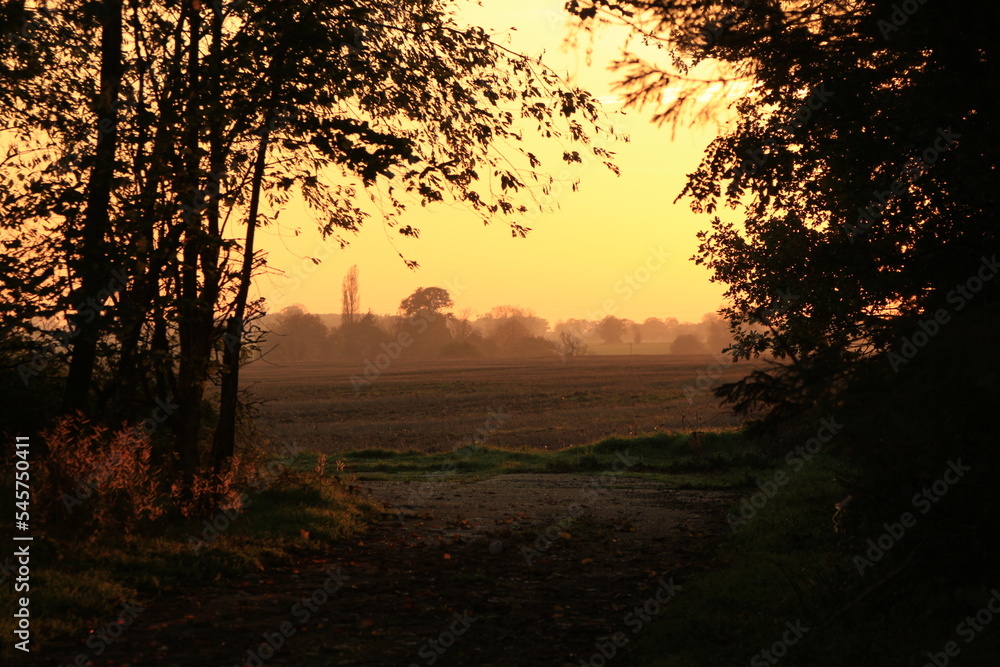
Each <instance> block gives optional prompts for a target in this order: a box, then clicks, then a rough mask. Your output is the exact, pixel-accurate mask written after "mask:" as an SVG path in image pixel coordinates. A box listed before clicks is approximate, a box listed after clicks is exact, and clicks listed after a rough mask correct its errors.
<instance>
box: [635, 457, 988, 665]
mask: <svg viewBox="0 0 1000 667" xmlns="http://www.w3.org/2000/svg"><path fill="white" fill-rule="evenodd" d="M787 472H788V473H789V479H788V482H787V484H786V485H783V486H781V487H779V489H778V491H777V493H776V494H774V495H773V497H771V498H770V499H769V500H768V501H767V503H766V504H765V505H764V506H763V507H762V508H760V509H758V510H757V511H756V514H755V515H753V516H752V518H750V519H749V520H748V521H746V522H745V523H743V524H740V525H739V527H738V528H737V529H736V530H735V531H734V535H733V537H732V538H731V539H730V540H728V541H727V542H726V543H725V544H724V545H723V546H722V547H721V548H720V550H719V553H718V556H717V558H716V561H715V564H714V567H713V568H712V569H711V571H710V572H708V573H707V574H705V575H704V576H701V577H699V578H697V579H695V580H692V581H690V582H688V584H687V585H686V586H684V589H683V590H682V591H680V592H679V593H678V594H677V596H676V598H675V599H673V600H672V601H671V602H670V604H668V605H666V606H665V607H664V609H663V611H662V612H661V613H660V614H659V615H658V616H657V619H656V622H655V623H653V624H651V625H650V626H648V628H647V629H645V630H644V632H643V634H642V635H640V636H637V637H635V638H633V639H632V640H631V643H630V645H629V649H630V650H629V651H628V652H627V654H626V655H625V656H624V659H622V660H621V662H620V663H619V664H623V665H643V666H644V667H647V666H653V667H682V666H683V667H687V666H689V665H701V666H704V667H715V666H719V667H723V666H725V667H731V666H733V665H750V667H765V666H772V665H778V664H780V665H782V667H798V666H809V667H842V666H844V665H851V666H852V667H855V666H868V665H871V666H872V667H876V666H878V667H885V666H891V665H907V666H911V667H921V666H928V667H944V665H946V664H949V663H950V662H952V661H954V662H955V664H963V665H965V664H968V665H973V664H975V665H980V664H982V665H985V664H1000V662H998V659H1000V632H996V629H994V630H993V631H992V632H987V630H989V628H987V627H983V632H982V633H981V634H980V633H978V632H973V626H974V625H975V623H976V620H975V619H976V618H977V617H978V620H979V622H980V623H981V622H982V621H983V619H984V617H985V616H984V615H983V614H982V610H983V609H985V608H986V607H987V602H988V601H989V600H990V599H991V593H993V594H994V596H995V595H996V591H997V588H993V589H992V591H991V590H990V583H989V582H988V581H985V582H983V584H982V585H980V586H976V587H972V588H969V587H963V588H956V587H955V586H956V584H955V583H954V582H955V581H957V580H958V579H960V577H955V578H953V579H951V581H949V573H948V572H947V571H945V570H946V568H942V567H941V563H942V562H946V561H948V560H949V559H945V558H942V557H941V554H942V553H946V554H948V555H949V556H957V558H958V560H960V559H961V558H964V557H967V556H968V554H956V553H949V552H955V551H956V547H953V546H951V545H949V539H950V538H949V536H948V533H947V532H946V530H947V528H946V524H947V518H946V517H947V515H946V514H945V512H947V510H944V509H941V508H935V510H934V511H935V512H939V513H941V516H940V517H938V518H941V519H943V521H944V522H945V525H944V527H943V526H942V524H935V523H934V521H933V519H934V518H935V515H934V514H929V515H928V517H927V518H923V517H922V516H920V515H919V513H915V514H917V515H918V519H917V524H916V526H915V527H913V528H910V529H908V530H906V531H905V532H903V534H900V531H899V526H898V525H897V526H894V527H893V530H895V531H896V537H895V538H894V539H893V540H892V544H891V546H889V548H888V549H886V550H884V551H883V550H879V551H872V550H871V549H872V543H871V542H869V540H872V541H878V540H880V539H881V540H882V545H883V546H885V545H886V544H888V539H887V538H885V537H884V535H885V533H887V532H888V526H887V524H893V523H897V524H898V521H899V517H900V511H901V510H900V507H902V510H906V509H907V506H906V505H905V504H897V505H896V506H895V507H894V508H893V509H891V510H889V511H887V512H885V513H883V515H882V516H880V517H879V518H877V519H876V518H874V516H873V515H871V514H867V515H861V514H856V515H853V517H854V521H856V522H859V523H857V524H854V525H851V523H850V521H848V526H847V527H846V528H842V529H841V530H840V531H839V532H835V531H834V525H833V521H832V518H833V515H834V513H835V505H836V503H837V502H838V501H839V500H841V499H842V498H844V497H845V495H846V494H847V489H846V488H845V484H844V483H843V482H842V480H847V479H852V478H854V477H855V475H856V472H857V471H855V470H853V469H850V468H848V467H847V466H846V465H845V464H844V463H843V462H842V461H840V460H838V459H835V458H833V457H831V456H828V455H826V454H819V455H817V456H815V457H814V458H813V459H812V460H811V461H810V462H809V463H808V464H806V466H804V467H803V468H802V469H801V470H800V471H798V472H795V473H794V474H792V473H791V470H790V469H789V470H788V471H787ZM761 479H762V480H765V481H766V480H770V479H772V477H771V476H768V475H765V476H762V477H761ZM755 490H756V489H755ZM750 494H751V492H749V491H748V493H747V496H745V497H747V498H748V497H749V496H750ZM907 501H908V498H907V499H906V500H904V501H903V502H904V503H906V502H907ZM738 507H739V505H738V506H737V507H734V508H733V509H734V512H737V511H738ZM909 509H911V510H912V509H913V508H912V507H910V508H909ZM747 514H749V511H748V512H747ZM734 515H735V514H734ZM737 516H738V515H737ZM886 519H888V521H886ZM935 552H936V555H934V556H931V555H930V554H932V553H935ZM873 556H875V557H874V558H873ZM914 556H916V558H915V557H914ZM859 557H863V558H866V559H870V560H868V561H867V564H866V563H864V562H862V561H859V560H858V558H859ZM859 563H860V566H859ZM951 574H952V575H956V574H958V573H956V572H952V573H951ZM996 584H998V585H1000V581H997V582H996ZM994 604H996V602H994ZM963 619H966V620H963ZM968 619H973V620H972V621H971V623H968ZM996 622H1000V616H997V621H996ZM963 623H966V625H965V626H964V627H963V626H962V624H963ZM948 642H954V644H953V647H954V648H955V649H957V650H958V651H959V652H960V653H961V655H962V659H961V661H958V660H953V656H949V655H946V654H945V653H944V651H945V647H946V646H947V645H948ZM973 642H974V643H973ZM955 655H957V654H955Z"/></svg>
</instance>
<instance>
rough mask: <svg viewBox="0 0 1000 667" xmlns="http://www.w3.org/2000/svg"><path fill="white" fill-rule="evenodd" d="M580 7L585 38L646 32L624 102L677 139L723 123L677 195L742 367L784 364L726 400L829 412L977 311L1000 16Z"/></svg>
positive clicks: (750, 0)
mask: <svg viewBox="0 0 1000 667" xmlns="http://www.w3.org/2000/svg"><path fill="white" fill-rule="evenodd" d="M568 7H569V9H570V10H571V11H573V12H575V13H576V14H577V16H578V17H579V18H580V21H581V25H582V26H583V27H585V28H588V29H589V28H593V27H595V26H596V25H597V24H599V23H600V22H602V21H611V22H618V23H621V22H624V23H627V24H630V25H631V26H632V27H633V28H634V31H633V40H634V41H633V42H632V43H630V44H627V45H626V47H625V53H624V54H623V56H622V57H621V58H620V59H619V61H618V62H617V67H618V71H619V72H620V74H621V84H620V85H621V89H622V93H623V95H624V96H625V98H626V100H627V101H628V103H629V104H632V105H636V106H638V105H646V104H648V105H651V106H652V107H653V108H654V113H655V114H656V115H655V118H656V120H658V121H659V122H662V123H678V124H679V123H682V122H686V121H687V120H688V119H690V118H691V117H692V115H691V114H693V117H694V118H702V119H704V118H719V119H722V120H723V121H724V122H726V123H727V125H725V127H724V130H723V131H722V133H721V134H720V136H719V137H718V138H717V139H715V140H714V141H713V142H712V143H711V145H709V147H708V148H707V150H706V153H705V155H704V158H703V159H702V161H701V163H700V165H697V167H696V168H695V169H694V171H693V172H692V173H691V174H690V176H689V180H688V183H687V186H686V187H685V188H684V190H683V192H682V193H680V196H681V197H682V198H685V199H686V200H687V201H689V202H690V203H691V206H692V208H693V209H694V210H695V211H698V212H704V213H707V214H712V215H713V216H714V217H713V219H712V222H711V228H710V229H708V230H706V231H704V232H702V233H701V234H700V235H699V236H700V248H699V251H698V253H697V255H696V257H695V259H696V261H697V262H698V263H702V264H705V265H707V266H708V267H709V268H710V269H711V270H712V272H713V276H714V280H716V281H719V282H722V283H724V284H725V285H726V286H727V292H726V296H727V297H728V305H727V306H726V307H725V308H724V309H723V310H722V313H723V314H724V315H725V316H726V318H727V319H728V320H729V323H730V325H731V327H732V329H733V331H734V335H735V338H736V342H735V345H734V346H733V347H732V348H731V352H732V353H733V355H734V356H735V357H745V358H749V357H754V356H758V355H761V354H764V353H773V354H774V355H775V356H776V357H777V358H778V359H780V360H783V362H784V363H783V365H782V366H781V367H779V368H777V369H775V370H772V371H770V372H767V373H763V372H762V373H758V374H755V375H754V377H753V378H751V379H750V380H748V381H746V382H743V383H739V384H738V385H728V386H727V387H725V388H724V391H723V393H724V395H726V396H727V397H728V398H729V399H730V400H732V401H734V402H735V403H736V404H737V405H738V406H740V407H742V408H744V409H751V408H753V407H755V406H760V405H764V406H767V407H769V408H772V409H773V408H775V407H780V408H781V410H779V412H790V411H794V410H795V409H796V406H805V405H810V404H814V403H815V401H816V400H818V398H819V397H820V396H821V395H823V394H825V393H827V392H829V391H830V390H831V389H833V388H838V389H839V388H842V386H843V383H844V382H847V381H849V380H850V378H851V376H852V373H853V372H854V370H855V369H856V368H857V367H858V365H859V364H861V363H862V362H865V363H867V362H869V361H872V360H877V361H876V363H880V364H883V370H885V371H889V370H895V369H891V368H890V367H891V363H890V362H891V360H892V356H891V355H892V354H897V355H898V353H899V350H900V348H901V346H902V345H903V340H904V339H905V337H906V336H909V335H912V334H913V333H914V332H915V331H920V329H919V327H920V323H921V322H925V321H928V320H933V319H934V318H935V314H936V313H938V312H939V311H941V310H942V309H943V310H944V311H945V313H946V314H947V315H949V316H953V317H955V318H956V319H962V318H963V317H964V316H965V314H966V313H968V312H971V311H972V310H973V309H971V308H969V309H967V310H966V311H965V312H964V313H962V312H959V311H961V310H962V308H961V304H960V302H959V297H956V290H960V289H962V288H963V287H964V286H966V285H967V284H968V283H969V281H970V280H972V281H973V282H974V279H975V278H976V275H977V273H978V272H980V271H981V270H985V271H986V272H987V273H989V271H990V269H989V262H990V261H991V258H992V257H993V255H994V253H996V251H997V225H996V211H997V207H996V203H995V196H994V194H993V192H994V190H995V187H994V180H995V174H996V170H997V165H996V159H997V157H996V152H995V151H994V150H993V149H992V147H993V146H995V145H997V140H998V136H997V132H998V129H997V128H998V126H997V123H996V122H995V120H994V118H993V115H994V114H993V113H992V110H993V109H995V108H997V104H998V99H997V96H998V94H1000V93H998V90H1000V88H998V86H997V71H998V69H997V48H996V46H995V44H996V42H995V40H994V39H993V34H994V33H995V30H996V29H997V25H998V11H997V8H996V7H995V6H994V5H992V4H990V3H985V2H961V3H958V4H955V3H948V4H944V3H919V2H909V3H900V2H890V1H883V0H866V1H860V2H813V1H811V0H806V1H803V2H792V3H786V2H775V1H773V0H746V1H744V2H739V3H730V2H701V1H700V0H659V1H657V2H645V1H642V0H625V1H622V2H614V1H610V0H573V1H572V2H569V3H568ZM970 17H975V18H974V19H972V20H970ZM639 38H641V40H642V42H643V43H644V44H647V45H648V44H655V45H658V46H660V47H662V51H661V52H660V53H662V54H663V55H664V58H662V59H658V58H656V57H654V56H649V52H648V50H647V51H641V50H640V49H638V48H633V47H632V44H634V43H635V42H638V41H639ZM706 99H709V101H708V102H705V100H706ZM983 267H986V268H985V269H983ZM993 271H994V272H995V269H994V270H993ZM982 285H983V287H982V293H980V294H978V295H977V296H976V297H975V298H976V300H977V303H978V304H979V305H980V306H983V307H985V306H986V304H989V303H993V304H995V302H996V295H997V286H998V281H996V280H993V281H992V282H991V281H990V280H984V281H983V282H982ZM963 300H964V299H963ZM977 309H978V308H977ZM982 312H983V313H992V314H991V315H988V316H989V317H990V318H992V322H993V323H994V324H996V319H995V318H996V314H995V313H996V310H995V308H994V309H992V310H991V309H990V308H985V310H983V311H982ZM984 316H987V315H984Z"/></svg>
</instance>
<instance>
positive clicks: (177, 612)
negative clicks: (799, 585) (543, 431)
mask: <svg viewBox="0 0 1000 667" xmlns="http://www.w3.org/2000/svg"><path fill="white" fill-rule="evenodd" d="M599 479H600V478H598V477H592V476H585V475H557V474H544V475H523V474H522V475H501V476H498V477H494V478H492V479H489V480H485V481H482V482H477V483H472V484H456V483H448V482H437V483H419V482H414V483H398V482H365V483H361V484H360V487H361V490H362V493H365V494H367V495H369V496H370V497H371V498H372V499H373V500H376V501H378V502H381V503H383V504H385V505H386V506H387V507H390V508H391V511H392V512H394V513H395V518H393V519H388V520H386V521H383V522H382V523H380V524H378V525H376V526H375V527H373V528H372V530H370V531H369V532H368V533H366V534H365V535H363V536H360V537H358V538H354V539H352V540H349V541H346V542H344V543H342V544H338V545H336V546H335V547H333V548H331V549H330V550H329V551H328V552H324V553H317V554H314V555H312V556H311V557H308V558H304V559H303V560H302V561H301V562H299V563H297V564H296V565H295V566H294V567H284V568H278V569H274V570H271V571H267V572H264V573H262V575H261V576H257V577H253V578H251V579H248V580H246V581H243V582H239V583H238V584H235V585H234V584H229V585H225V586H218V587H215V588H212V589H205V588H199V589H192V590H190V591H184V592H182V594H180V595H178V596H174V597H170V598H165V599H161V600H156V601H153V602H151V603H149V604H148V605H147V609H146V610H144V611H142V612H141V613H140V614H139V616H138V618H137V620H136V621H135V623H134V624H132V625H131V626H130V627H127V628H125V629H124V631H123V632H122V633H121V636H120V638H118V639H117V640H115V641H114V642H113V643H112V644H110V645H109V646H107V648H106V650H105V651H104V652H103V653H102V654H101V655H100V656H97V655H96V654H95V653H96V652H95V651H94V650H93V649H92V648H90V649H88V647H87V646H86V645H84V644H80V645H79V646H78V647H75V648H74V647H63V648H62V649H61V650H60V651H59V652H58V653H55V654H54V656H55V657H56V658H57V660H54V661H48V662H45V663H40V664H61V663H60V661H64V662H66V663H68V664H74V663H73V660H74V656H75V655H76V654H77V653H81V652H82V653H86V654H87V657H88V659H90V660H91V661H92V664H94V665H117V666H118V667H122V666H123V665H135V666H143V667H144V666H146V665H178V666H180V665H206V666H218V665H226V666H231V665H241V666H242V665H243V664H244V663H246V664H249V665H254V666H256V665H282V666H292V665H295V666H299V667H313V666H317V667H318V666H321V665H403V666H413V665H417V666H423V665H432V664H433V665H477V666H479V665H481V666H488V665H496V666H500V665H503V666H505V667H506V666H510V665H556V666H559V665H574V666H576V665H579V664H581V663H580V661H581V659H582V660H583V661H584V662H583V664H588V663H589V662H590V658H591V656H593V655H594V654H598V655H600V654H599V653H598V650H599V645H598V642H600V644H601V645H603V646H604V647H605V651H606V652H607V651H609V650H613V652H614V662H615V663H617V664H628V663H629V661H628V656H627V655H626V653H627V649H628V646H629V644H631V643H634V641H635V639H636V638H637V637H638V636H639V635H640V634H641V633H642V632H643V631H644V630H645V629H646V628H647V627H648V624H649V622H650V621H651V620H652V619H653V618H654V617H655V616H656V614H657V613H658V612H659V610H660V609H661V608H662V604H663V602H662V601H664V600H669V599H670V597H671V596H672V595H673V594H674V592H675V591H676V590H677V587H682V586H683V585H684V583H685V580H686V579H688V578H690V576H692V575H693V574H696V573H698V572H699V571H702V570H704V569H705V568H707V567H708V566H709V565H710V562H709V561H710V558H711V554H712V553H713V552H714V548H715V545H716V544H717V543H718V542H719V540H720V539H722V538H723V537H724V535H725V534H726V532H727V527H726V524H725V521H724V519H723V512H724V510H725V509H726V507H728V506H729V504H731V502H732V501H733V495H732V494H729V493H725V492H718V491H670V490H664V489H662V488H661V487H659V486H658V485H656V484H653V483H650V482H645V481H641V480H635V479H618V480H615V481H614V483H613V484H601V485H600V486H595V483H594V482H595V480H599ZM324 586H325V588H324ZM678 594H679V595H683V591H681V592H680V593H678ZM666 604H672V602H666ZM615 633H621V634H620V635H618V640H619V643H620V644H621V645H622V647H621V648H619V647H615V646H614V643H613V640H611V639H609V638H611V637H614V635H615ZM265 637H270V638H271V641H272V643H274V644H277V645H279V646H280V649H279V650H278V651H276V652H272V651H269V650H268V647H267V644H266V643H265V641H266V639H265ZM609 642H611V643H609ZM262 646H263V648H262ZM78 664H81V665H85V664H87V663H86V662H80V663H78ZM592 664H601V661H600V660H598V659H597V658H595V659H594V661H593V662H592Z"/></svg>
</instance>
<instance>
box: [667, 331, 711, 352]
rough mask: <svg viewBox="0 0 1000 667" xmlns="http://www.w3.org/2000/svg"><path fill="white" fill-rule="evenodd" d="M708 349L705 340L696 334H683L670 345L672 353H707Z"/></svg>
mask: <svg viewBox="0 0 1000 667" xmlns="http://www.w3.org/2000/svg"><path fill="white" fill-rule="evenodd" d="M707 351H708V350H707V349H706V347H705V343H704V341H702V339H701V338H699V337H698V336H697V335H696V334H692V333H687V334H681V335H680V336H678V337H677V338H675V339H674V342H673V343H671V345H670V354H705V353H706V352H707Z"/></svg>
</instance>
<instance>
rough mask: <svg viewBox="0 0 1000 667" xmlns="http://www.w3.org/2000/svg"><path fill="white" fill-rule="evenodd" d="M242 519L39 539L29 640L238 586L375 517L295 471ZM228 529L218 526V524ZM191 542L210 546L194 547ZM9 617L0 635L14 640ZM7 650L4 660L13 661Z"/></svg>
mask: <svg viewBox="0 0 1000 667" xmlns="http://www.w3.org/2000/svg"><path fill="white" fill-rule="evenodd" d="M249 498H250V503H249V504H248V505H247V506H246V507H245V508H244V511H243V512H242V513H241V514H240V515H238V516H236V517H235V518H234V519H232V520H228V519H227V520H226V521H228V522H229V525H228V527H225V528H224V529H223V530H222V531H220V532H219V533H217V537H215V536H214V535H213V533H212V532H209V530H208V529H206V527H205V524H204V523H203V522H204V521H205V519H202V520H192V521H187V522H183V523H181V524H174V525H156V526H152V527H150V528H147V529H146V530H145V532H144V533H143V534H139V535H134V536H131V537H130V538H128V539H125V538H122V537H119V536H114V535H102V536H99V537H96V536H95V537H94V538H92V539H89V540H80V539H71V538H68V537H65V536H57V535H55V534H46V533H37V532H36V534H35V541H34V542H33V543H32V573H31V576H32V579H31V612H32V619H33V620H32V631H33V632H32V634H33V636H32V641H33V645H34V646H36V647H37V646H39V645H44V644H45V643H46V642H50V641H51V640H52V639H54V638H59V637H66V636H68V637H85V636H86V635H87V633H88V632H89V631H90V630H91V629H92V628H94V627H96V626H97V625H104V624H106V623H107V622H108V619H109V618H113V617H114V616H115V614H116V613H117V610H118V609H119V608H120V604H121V602H122V601H126V600H128V601H131V600H135V601H138V602H139V604H142V601H143V600H149V599H152V598H154V597H156V596H157V595H159V594H161V593H164V592H169V591H170V590H172V589H176V588H178V587H180V586H191V585H204V584H210V583H212V582H215V581H222V580H234V579H240V578H244V577H246V576H247V575H249V574H252V573H255V572H261V571H263V570H265V569H267V568H268V567H270V566H273V565H275V564H281V563H284V562H290V561H291V560H292V559H293V558H294V557H295V556H297V555H301V554H306V553H309V552H311V551H315V550H317V549H319V548H320V547H321V544H322V543H323V542H331V541H335V540H338V539H341V538H344V537H346V536H348V535H351V534H353V533H356V532H359V531H361V530H362V529H363V528H364V526H365V525H366V524H368V523H369V522H371V521H372V520H374V519H375V518H377V517H378V516H379V512H378V511H377V510H376V509H375V507H373V506H372V505H370V504H368V503H366V502H363V501H361V500H360V499H359V498H357V497H356V496H354V495H353V494H350V493H348V492H347V491H346V490H345V489H344V488H343V487H342V485H341V484H339V483H337V482H335V481H333V480H331V479H326V478H320V477H319V476H317V475H315V474H308V473H298V474H292V475H291V476H289V477H288V478H286V479H284V480H281V481H278V482H275V483H274V484H272V485H271V486H270V487H268V488H266V489H264V490H262V491H260V492H259V493H254V494H252V495H250V496H249ZM226 521H223V520H220V521H219V525H221V526H224V525H225V523H226ZM192 536H194V537H196V538H208V539H207V540H206V541H205V543H204V545H203V546H202V547H201V548H200V549H195V548H194V545H195V544H196V543H194V542H192V541H191V538H192ZM14 602H15V594H14V592H13V590H12V587H11V586H10V585H4V586H3V587H2V588H0V606H2V607H3V608H4V609H14V608H15V607H14ZM12 621H13V618H12V617H11V615H10V614H5V615H4V616H3V617H2V618H0V632H2V633H3V634H4V636H7V637H10V636H12V634H11V633H12V632H13V629H14V625H13V623H12ZM13 655H14V652H13V648H12V646H11V645H10V643H9V642H4V653H3V657H5V658H11V657H13Z"/></svg>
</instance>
